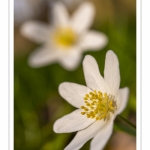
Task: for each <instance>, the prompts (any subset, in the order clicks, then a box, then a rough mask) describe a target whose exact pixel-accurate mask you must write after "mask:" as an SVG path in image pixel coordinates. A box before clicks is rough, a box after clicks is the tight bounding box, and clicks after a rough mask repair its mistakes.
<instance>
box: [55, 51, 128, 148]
mask: <svg viewBox="0 0 150 150" xmlns="http://www.w3.org/2000/svg"><path fill="white" fill-rule="evenodd" d="M83 70H84V76H85V81H86V85H87V87H86V86H83V85H79V84H75V83H68V82H65V83H62V84H60V86H59V93H60V95H61V96H62V97H63V98H64V99H65V100H66V101H67V102H69V103H70V104H71V105H73V106H74V107H77V108H78V109H77V110H75V111H73V112H72V113H70V114H68V115H66V116H64V117H62V118H60V119H58V120H57V121H56V122H55V123H54V126H53V129H54V131H55V132H56V133H68V132H75V131H78V133H77V134H76V136H75V137H74V139H73V140H72V142H71V143H70V144H69V145H68V146H67V147H66V148H65V150H78V149H80V148H81V147H82V146H83V145H84V144H85V143H86V142H87V141H88V140H89V139H91V138H93V137H94V138H93V140H92V142H91V147H90V149H91V150H102V149H103V148H104V146H105V144H106V142H107V141H108V139H109V137H110V136H111V134H112V131H113V122H114V119H115V116H116V115H118V114H120V113H121V112H122V111H123V110H124V108H125V107H126V104H127V99H128V94H129V89H128V88H127V87H125V88H121V89H119V85H120V73H119V63H118V59H117V56H116V55H115V54H114V52H113V51H111V50H109V51H108V52H107V54H106V59H105V70H104V78H103V77H102V76H101V74H100V71H99V68H98V65H97V62H96V60H95V59H94V58H93V57H92V56H90V55H86V56H85V58H84V60H83Z"/></svg>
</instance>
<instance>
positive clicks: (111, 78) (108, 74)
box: [104, 50, 120, 95]
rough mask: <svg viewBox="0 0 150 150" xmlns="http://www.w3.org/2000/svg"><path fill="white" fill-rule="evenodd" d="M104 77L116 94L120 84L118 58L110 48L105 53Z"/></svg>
mask: <svg viewBox="0 0 150 150" xmlns="http://www.w3.org/2000/svg"><path fill="white" fill-rule="evenodd" d="M104 79H105V81H106V82H107V83H108V85H109V86H110V88H111V90H112V91H113V93H114V94H115V95H117V94H118V93H117V92H118V90H119V86H120V71H119V62H118V58H117V56H116V54H115V53H114V52H113V51H112V50H109V51H108V52H107V54H106V58H105V70H104Z"/></svg>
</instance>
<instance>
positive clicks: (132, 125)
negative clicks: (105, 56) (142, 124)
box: [117, 115, 136, 130]
mask: <svg viewBox="0 0 150 150" xmlns="http://www.w3.org/2000/svg"><path fill="white" fill-rule="evenodd" d="M117 117H118V118H120V119H122V120H123V121H124V122H126V123H127V124H129V125H130V126H131V127H133V128H134V129H135V130H136V126H135V125H134V124H133V123H131V122H129V121H128V120H127V119H125V118H124V117H122V116H120V115H118V116H117Z"/></svg>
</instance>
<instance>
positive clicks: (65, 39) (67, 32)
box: [52, 28, 77, 49]
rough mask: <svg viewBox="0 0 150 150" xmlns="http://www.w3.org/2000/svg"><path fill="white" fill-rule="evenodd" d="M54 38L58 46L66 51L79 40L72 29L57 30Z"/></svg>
mask: <svg viewBox="0 0 150 150" xmlns="http://www.w3.org/2000/svg"><path fill="white" fill-rule="evenodd" d="M52 38H53V41H54V43H55V45H56V46H58V47H60V48H65V49H67V48H69V47H70V46H72V45H73V44H75V42H76V40H77V36H76V34H75V32H74V31H73V30H72V29H71V28H57V29H56V30H55V31H54V33H53V37H52Z"/></svg>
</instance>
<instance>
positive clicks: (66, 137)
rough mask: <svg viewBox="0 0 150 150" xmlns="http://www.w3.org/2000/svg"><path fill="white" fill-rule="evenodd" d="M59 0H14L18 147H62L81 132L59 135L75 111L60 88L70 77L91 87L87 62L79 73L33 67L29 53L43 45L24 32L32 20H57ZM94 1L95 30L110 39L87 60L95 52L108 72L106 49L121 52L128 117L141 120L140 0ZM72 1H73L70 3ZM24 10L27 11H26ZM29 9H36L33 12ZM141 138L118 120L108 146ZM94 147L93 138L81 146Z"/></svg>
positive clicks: (126, 148)
mask: <svg viewBox="0 0 150 150" xmlns="http://www.w3.org/2000/svg"><path fill="white" fill-rule="evenodd" d="M19 1H26V2H23V3H26V4H20V3H21V2H19ZM27 1H30V3H29V2H27ZM72 1H73V0H72ZM74 1H75V0H74ZM53 2H54V0H49V1H48V0H43V1H41V0H38V1H35V0H18V1H17V0H16V1H14V4H15V7H14V10H15V13H14V18H15V20H14V149H15V150H27V149H28V150H62V149H64V147H65V146H66V145H67V144H68V143H69V142H70V141H71V140H72V138H73V137H74V135H75V133H67V134H56V133H54V131H53V124H54V122H55V121H56V120H57V119H58V118H60V117H62V116H64V115H66V114H68V113H70V112H72V111H73V110H75V108H74V107H72V106H71V105H70V104H68V103H67V102H66V101H65V100H63V98H61V97H60V95H59V93H58V86H59V84H60V83H62V82H65V81H68V82H74V83H78V84H83V85H85V80H84V75H83V68H82V63H80V65H79V66H78V68H77V69H76V70H74V71H67V70H65V69H64V68H62V67H61V66H60V65H59V64H58V63H55V64H52V65H47V66H45V67H41V68H31V67H30V66H29V65H28V63H27V59H28V56H29V54H30V53H31V52H33V51H34V49H35V48H37V47H38V46H39V45H38V44H35V43H34V42H31V41H30V40H28V39H27V38H25V37H23V36H22V35H21V34H20V32H19V29H20V26H21V24H23V22H25V21H27V20H30V19H34V20H35V19H36V20H42V21H44V22H46V23H47V22H48V21H50V22H51V19H50V16H51V8H52V6H53ZM90 2H91V3H93V4H94V6H95V8H96V15H95V18H94V22H93V25H92V27H91V29H95V30H97V31H100V32H103V33H105V34H106V35H107V36H108V39H109V42H108V44H107V46H106V47H105V48H103V49H102V50H100V51H95V52H92V51H88V52H85V53H84V54H83V56H82V60H83V58H84V56H85V55H86V54H90V55H92V56H94V57H95V59H96V60H97V62H98V64H99V68H100V70H101V73H102V75H103V69H104V62H105V55H106V52H107V51H108V50H109V49H111V50H113V51H114V52H115V53H116V55H117V56H118V59H119V63H120V74H121V84H120V87H125V86H128V87H129V88H130V96H129V101H128V104H127V107H126V109H125V110H124V112H123V113H122V116H124V117H125V118H126V119H128V120H129V121H130V122H132V123H133V124H136V1H135V0H122V1H120V0H109V1H108V0H106V1H104V0H90ZM65 3H67V0H65ZM70 5H71V4H68V7H69V6H70ZM78 5H80V4H79V3H78V4H76V5H74V6H70V7H69V10H70V13H72V12H73V11H74V10H75V9H76V7H77V6H78ZM24 7H26V8H24ZM23 8H24V9H25V10H26V11H23V10H24V9H23ZM28 9H29V10H30V11H27V10H28ZM31 10H32V11H31ZM27 12H28V14H26V13H27ZM19 14H20V15H19ZM48 16H49V17H48ZM85 136H86V135H85ZM135 142H136V137H135V131H134V129H132V128H131V127H130V126H128V125H127V124H126V123H124V122H123V121H121V120H120V119H119V118H116V120H115V126H114V130H113V134H112V136H111V138H110V140H109V142H108V143H107V145H106V147H105V150H135V149H136V143H135ZM89 147H90V141H89V142H87V143H86V144H85V145H84V146H83V147H82V148H81V150H87V149H89Z"/></svg>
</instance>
